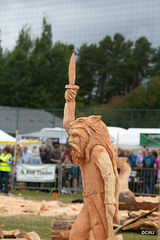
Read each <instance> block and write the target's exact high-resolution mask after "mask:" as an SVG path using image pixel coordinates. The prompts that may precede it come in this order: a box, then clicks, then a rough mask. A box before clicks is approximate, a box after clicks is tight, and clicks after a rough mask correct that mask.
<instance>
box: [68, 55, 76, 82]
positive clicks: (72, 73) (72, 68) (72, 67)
mask: <svg viewBox="0 0 160 240" xmlns="http://www.w3.org/2000/svg"><path fill="white" fill-rule="evenodd" d="M68 72H69V85H74V84H75V77H76V63H75V56H74V53H73V54H72V56H71V58H70V62H69V71H68Z"/></svg>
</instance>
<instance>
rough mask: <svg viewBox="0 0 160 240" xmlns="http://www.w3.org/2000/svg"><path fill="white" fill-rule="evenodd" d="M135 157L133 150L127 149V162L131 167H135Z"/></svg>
mask: <svg viewBox="0 0 160 240" xmlns="http://www.w3.org/2000/svg"><path fill="white" fill-rule="evenodd" d="M136 159H137V156H136V155H135V154H134V153H133V150H132V149H128V163H129V164H130V166H131V168H132V167H136Z"/></svg>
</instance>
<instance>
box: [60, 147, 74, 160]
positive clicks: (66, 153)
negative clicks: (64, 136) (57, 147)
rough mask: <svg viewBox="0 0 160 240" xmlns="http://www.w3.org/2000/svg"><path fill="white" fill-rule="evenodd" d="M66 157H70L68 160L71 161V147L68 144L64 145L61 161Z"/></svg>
mask: <svg viewBox="0 0 160 240" xmlns="http://www.w3.org/2000/svg"><path fill="white" fill-rule="evenodd" d="M66 156H67V157H68V158H69V159H70V161H71V162H72V155H71V148H70V146H69V144H66V145H65V151H64V152H63V154H62V162H63V161H64V159H65V157H66Z"/></svg>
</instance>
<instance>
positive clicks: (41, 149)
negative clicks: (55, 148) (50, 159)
mask: <svg viewBox="0 0 160 240" xmlns="http://www.w3.org/2000/svg"><path fill="white" fill-rule="evenodd" d="M39 152H40V158H41V160H42V163H45V155H46V146H45V145H44V144H42V145H41V146H40V149H39Z"/></svg>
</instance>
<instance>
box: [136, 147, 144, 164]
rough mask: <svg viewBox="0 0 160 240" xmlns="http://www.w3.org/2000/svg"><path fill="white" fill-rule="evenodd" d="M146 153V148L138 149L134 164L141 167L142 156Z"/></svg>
mask: <svg viewBox="0 0 160 240" xmlns="http://www.w3.org/2000/svg"><path fill="white" fill-rule="evenodd" d="M146 155H147V150H146V149H143V150H142V152H141V151H139V152H138V156H137V159H136V166H137V167H139V168H141V167H142V162H143V158H144V157H145V156H146Z"/></svg>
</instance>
